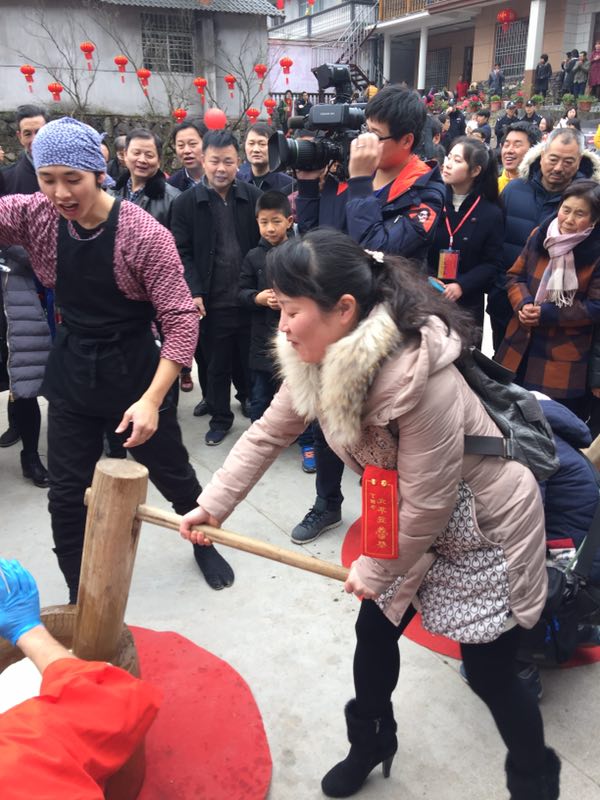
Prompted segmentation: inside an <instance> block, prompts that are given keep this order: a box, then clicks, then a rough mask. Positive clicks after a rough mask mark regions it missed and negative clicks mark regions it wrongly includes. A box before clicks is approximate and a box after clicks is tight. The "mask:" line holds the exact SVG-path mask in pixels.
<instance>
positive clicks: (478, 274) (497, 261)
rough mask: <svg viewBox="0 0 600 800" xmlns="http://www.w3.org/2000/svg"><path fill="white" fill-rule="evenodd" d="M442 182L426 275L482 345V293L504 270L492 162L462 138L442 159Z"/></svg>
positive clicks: (478, 147) (474, 143)
mask: <svg viewBox="0 0 600 800" xmlns="http://www.w3.org/2000/svg"><path fill="white" fill-rule="evenodd" d="M442 178H443V180H444V183H445V184H446V204H445V206H444V211H443V214H442V216H441V218H440V221H439V223H438V226H437V230H436V235H435V239H434V241H433V244H432V246H431V247H430V249H429V253H428V256H427V260H428V268H429V274H430V275H431V276H433V277H434V278H436V279H437V281H439V283H438V285H439V287H440V290H442V287H444V288H443V296H444V297H445V298H446V299H447V300H451V301H452V302H455V303H458V304H459V305H460V306H462V307H463V308H464V309H466V310H468V311H469V312H470V314H471V317H472V318H473V319H474V321H475V325H476V326H477V327H478V328H479V329H480V331H479V334H478V336H476V337H475V338H476V342H477V343H478V344H481V338H482V333H481V329H482V328H483V309H484V295H485V293H486V292H487V291H488V289H489V288H490V287H491V286H493V284H494V280H495V278H496V276H497V274H498V273H499V272H501V271H502V243H503V241H504V217H503V215H502V211H501V209H500V206H499V205H498V170H497V166H496V159H495V158H494V156H493V155H492V153H491V152H490V151H489V150H488V149H487V148H486V147H485V145H484V144H482V143H481V142H478V141H477V140H476V139H472V138H470V137H467V136H462V137H461V138H460V139H455V141H454V142H453V144H452V149H451V150H450V152H449V153H448V155H447V156H446V159H445V161H444V166H443V168H442Z"/></svg>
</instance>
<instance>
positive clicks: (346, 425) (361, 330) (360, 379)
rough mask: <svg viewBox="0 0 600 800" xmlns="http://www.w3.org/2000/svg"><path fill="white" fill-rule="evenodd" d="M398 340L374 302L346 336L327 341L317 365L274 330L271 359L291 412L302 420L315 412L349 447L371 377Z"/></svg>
mask: <svg viewBox="0 0 600 800" xmlns="http://www.w3.org/2000/svg"><path fill="white" fill-rule="evenodd" d="M401 341H402V337H401V334H400V331H399V330H398V328H397V326H396V323H395V322H394V320H393V319H392V317H391V316H390V314H389V312H388V310H387V309H386V308H385V307H384V306H377V307H376V308H375V309H374V310H373V311H372V312H371V314H370V315H369V316H368V317H366V318H365V319H363V320H362V321H361V322H359V324H358V325H357V326H356V328H354V330H353V331H351V332H350V333H349V334H348V335H347V336H344V337H343V338H342V339H340V340H339V341H337V342H334V343H333V344H331V345H329V347H328V348H327V351H326V353H325V357H324V358H323V361H322V362H321V363H320V364H307V363H305V362H304V361H302V360H301V359H300V358H299V357H298V355H297V354H296V351H295V350H294V349H293V347H292V346H291V345H290V344H289V343H288V342H287V340H286V338H285V334H282V333H280V334H278V335H277V337H276V354H277V359H278V361H279V367H280V372H281V374H282V377H283V378H284V379H285V380H286V382H287V384H288V386H289V389H290V393H291V396H292V399H293V403H294V409H295V411H296V412H297V413H298V414H300V415H302V416H303V417H305V418H306V419H307V420H312V419H315V418H316V417H320V418H321V419H322V420H323V422H324V423H325V424H326V426H327V429H328V431H329V432H330V434H331V435H332V436H333V437H335V439H336V440H338V441H339V442H340V444H342V445H343V446H345V447H347V446H352V445H353V444H355V443H356V441H357V440H358V439H359V437H360V430H361V418H362V415H363V408H364V405H365V400H366V397H367V394H368V392H369V389H370V388H371V385H372V383H373V380H374V379H375V376H376V375H377V373H378V372H379V369H380V367H381V364H382V363H383V361H385V359H386V358H388V357H389V356H390V355H391V354H393V353H394V352H395V351H397V350H398V348H399V347H400V343H401Z"/></svg>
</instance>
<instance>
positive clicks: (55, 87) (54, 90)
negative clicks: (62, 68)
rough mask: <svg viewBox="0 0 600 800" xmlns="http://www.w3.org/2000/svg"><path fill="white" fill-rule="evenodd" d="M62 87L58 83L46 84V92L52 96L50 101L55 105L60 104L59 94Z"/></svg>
mask: <svg viewBox="0 0 600 800" xmlns="http://www.w3.org/2000/svg"><path fill="white" fill-rule="evenodd" d="M62 90H63V87H62V86H61V85H60V83H57V82H56V83H49V84H48V91H49V92H50V93H51V94H52V99H53V100H55V101H56V102H57V103H58V102H60V93H61V92H62Z"/></svg>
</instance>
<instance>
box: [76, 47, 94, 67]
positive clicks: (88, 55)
mask: <svg viewBox="0 0 600 800" xmlns="http://www.w3.org/2000/svg"><path fill="white" fill-rule="evenodd" d="M79 49H80V50H81V52H82V53H83V55H84V56H85V60H86V61H87V68H88V70H89V71H90V72H91V70H92V54H93V52H94V50H95V49H96V46H95V45H94V44H93V43H92V42H82V43H81V44H80V45H79Z"/></svg>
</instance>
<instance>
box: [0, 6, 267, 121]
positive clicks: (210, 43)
mask: <svg viewBox="0 0 600 800" xmlns="http://www.w3.org/2000/svg"><path fill="white" fill-rule="evenodd" d="M105 8H106V9H107V12H99V14H100V16H98V14H95V13H94V12H91V11H87V10H84V9H82V8H81V4H80V3H70V2H52V3H49V4H48V8H47V10H46V11H45V19H46V22H47V24H48V26H49V27H50V28H51V29H52V30H53V31H56V37H57V41H59V42H60V44H61V45H62V46H65V47H66V48H67V50H68V51H69V52H70V53H73V54H74V60H73V63H75V64H76V66H77V70H76V80H77V81H78V82H79V84H80V86H81V92H82V94H83V95H85V94H86V91H87V106H88V110H89V111H91V112H105V113H113V114H128V115H129V114H132V115H133V114H152V113H153V112H154V113H157V114H165V113H168V112H169V111H170V110H172V109H171V108H170V106H172V105H180V104H183V105H184V106H186V107H188V109H189V112H190V113H195V114H198V113H200V112H201V105H200V97H199V95H198V93H197V91H196V88H195V87H194V86H193V84H192V80H193V78H194V77H195V75H187V74H186V75H168V74H164V75H161V74H158V73H157V74H153V75H152V77H151V78H150V82H149V88H148V93H149V99H146V97H145V96H144V94H143V91H142V89H141V87H140V85H139V82H138V79H137V77H136V75H135V72H134V69H133V67H132V64H131V63H130V64H128V66H127V73H126V77H125V83H124V84H122V83H121V80H120V75H119V73H118V71H117V67H116V66H115V64H114V61H113V59H114V57H115V56H116V55H118V54H120V53H121V48H120V47H119V44H118V43H117V42H115V41H114V39H113V38H112V37H111V35H110V34H107V33H105V32H104V31H103V30H102V28H101V27H100V25H99V20H100V19H102V20H103V21H106V19H107V16H106V15H105V14H108V22H109V25H110V26H111V29H113V30H114V31H115V32H116V34H117V36H118V37H120V38H121V40H122V41H124V42H126V43H127V48H128V51H129V53H130V54H131V56H132V60H135V61H136V62H137V65H138V66H142V52H141V51H142V43H141V26H140V13H141V11H142V9H136V8H128V7H123V8H118V9H116V8H115V9H114V10H113V8H112V7H110V6H106V7H105ZM213 18H214V29H212V28H210V25H211V20H212V19H213ZM196 20H197V25H196V37H195V40H196V48H197V56H198V59H199V63H198V71H197V72H196V74H203V73H202V70H204V71H205V72H206V73H207V74H206V75H205V77H207V78H208V79H209V80H210V85H211V89H212V93H213V96H215V97H216V99H217V102H218V104H219V106H220V107H221V108H223V110H225V111H226V113H228V114H229V115H231V116H235V115H237V114H238V113H239V112H240V93H239V91H237V90H236V91H235V92H234V98H233V99H231V98H230V97H229V92H228V90H227V87H226V84H225V82H224V80H223V75H225V74H226V72H227V71H230V70H232V69H233V71H236V69H235V68H236V66H239V65H240V61H241V63H242V65H243V68H244V69H245V70H246V72H247V73H249V74H251V75H253V73H252V66H253V65H254V64H255V63H257V61H258V60H259V58H261V59H262V60H263V61H265V62H266V61H267V58H268V49H267V32H266V18H265V17H259V16H255V15H240V14H218V15H209V14H205V13H200V14H197V15H196ZM203 26H208V28H209V31H208V33H209V35H208V36H207V35H204V36H203V35H202V31H203ZM205 34H206V31H205ZM86 39H89V40H91V41H92V42H93V43H94V44H95V45H96V50H95V52H94V60H93V64H94V67H97V69H96V71H95V73H90V72H88V69H87V64H86V61H85V57H84V55H83V53H82V52H81V51H80V50H79V44H80V43H81V42H82V41H84V40H86ZM207 51H209V52H207ZM125 55H127V53H125ZM27 62H29V63H32V64H33V66H35V67H36V74H35V76H34V84H33V93H30V92H29V90H28V88H27V83H26V81H25V78H24V76H23V75H22V74H21V73H20V72H19V67H20V66H21V65H22V64H24V63H27ZM36 62H37V63H36ZM38 64H43V65H46V66H52V67H54V68H55V69H56V71H58V72H59V73H60V74H61V75H62V76H63V77H64V78H65V79H66V75H67V72H68V70H66V69H65V68H66V64H65V60H64V59H63V58H62V57H61V55H60V53H59V52H58V50H57V48H56V46H55V45H54V44H53V43H52V41H51V39H50V38H49V37H48V35H47V34H45V33H44V32H43V31H42V29H41V28H40V26H39V24H37V22H36V12H35V10H34V8H33V4H27V3H23V2H21V1H20V0H3V2H2V24H1V25H0V81H1V85H2V87H3V91H2V93H1V94H0V110H2V111H10V110H12V109H14V108H16V106H18V105H21V104H23V103H31V102H34V103H39V104H41V105H44V106H47V107H49V108H51V109H56V110H61V111H64V112H65V113H68V112H69V110H70V108H72V104H71V103H70V102H69V100H68V98H67V93H66V92H63V93H62V100H61V102H60V103H54V101H53V100H52V97H51V95H50V92H49V91H48V89H47V86H48V83H50V82H51V81H52V80H53V78H52V77H51V75H50V74H49V72H48V71H47V70H46V69H44V67H42V66H38ZM215 64H216V66H215ZM211 67H212V69H211ZM211 73H212V75H211ZM254 84H255V88H256V90H257V91H258V81H257V80H256V81H254ZM265 88H267V85H265ZM169 95H171V96H172V99H173V102H169ZM261 97H262V93H261V96H260V97H258V98H257V101H260V100H261Z"/></svg>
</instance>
